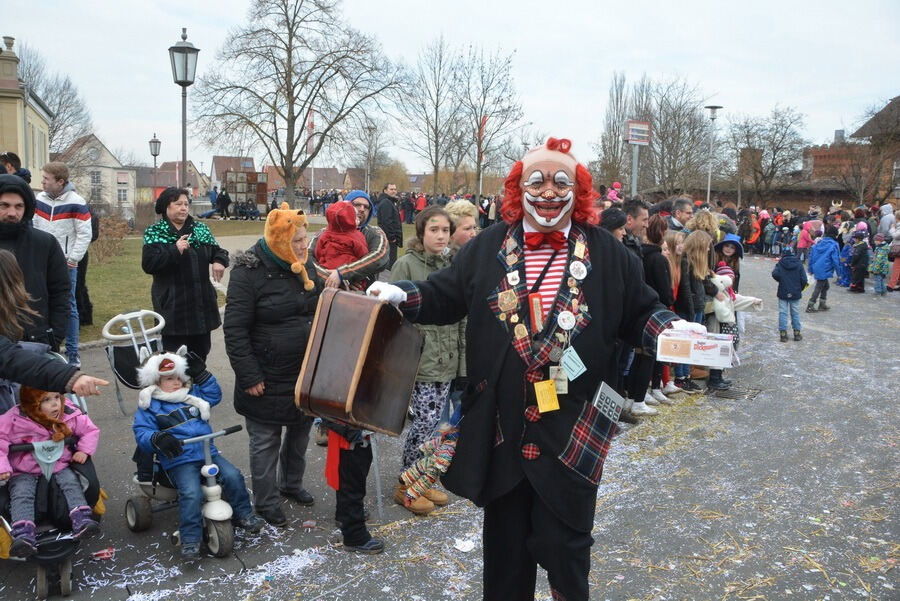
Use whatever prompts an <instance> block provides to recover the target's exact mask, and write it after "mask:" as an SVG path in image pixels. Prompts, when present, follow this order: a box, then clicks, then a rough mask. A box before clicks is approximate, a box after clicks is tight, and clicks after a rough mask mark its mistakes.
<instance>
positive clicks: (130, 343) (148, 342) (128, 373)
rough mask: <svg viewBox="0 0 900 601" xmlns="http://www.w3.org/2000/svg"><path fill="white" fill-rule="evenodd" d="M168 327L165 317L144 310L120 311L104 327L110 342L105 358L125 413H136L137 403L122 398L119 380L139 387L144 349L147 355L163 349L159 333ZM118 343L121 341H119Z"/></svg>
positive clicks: (120, 407)
mask: <svg viewBox="0 0 900 601" xmlns="http://www.w3.org/2000/svg"><path fill="white" fill-rule="evenodd" d="M145 318H150V319H152V320H153V321H155V324H154V325H150V326H148V325H147V324H146V323H144V319H145ZM164 327H166V320H165V319H164V318H163V316H162V315H160V314H159V313H156V312H155V311H147V310H144V309H141V310H139V311H132V312H130V313H119V314H118V315H116V316H115V317H113V318H112V319H110V320H109V321H107V322H106V324H105V325H104V326H103V332H102V335H103V338H105V339H106V340H108V341H109V344H107V345H106V357H107V359H109V367H110V369H112V372H113V375H114V376H115V384H116V400H118V401H119V410H121V411H122V414H123V415H126V416H131V415H134V411H135V409H134V407H135V405H134V403H131V404H126V402H125V401H124V399H122V391H121V389H120V388H119V382H121V383H122V384H124V385H125V386H127V387H128V388H130V389H132V390H140V389H141V385H140V384H138V378H137V368H138V367H139V366H140V364H141V359H140V355H141V349H142V348H145V349H147V353H148V354H151V355H152V354H153V353H156V352H159V351H161V350H162V339H161V338H159V337H158V336H157V335H158V334H159V333H160V332H161V331H162V329H163V328H164ZM117 343H118V344H117Z"/></svg>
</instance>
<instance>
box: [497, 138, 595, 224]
mask: <svg viewBox="0 0 900 601" xmlns="http://www.w3.org/2000/svg"><path fill="white" fill-rule="evenodd" d="M571 148H572V142H571V141H570V140H567V139H565V138H560V139H557V138H548V139H547V142H546V143H545V144H543V145H541V146H538V147H536V148H532V149H530V150H528V151H527V152H526V153H525V156H524V157H522V160H520V161H516V163H515V164H514V165H513V166H512V169H511V170H510V172H509V174H508V175H507V176H506V181H505V182H504V194H503V204H502V205H501V207H500V214H501V215H502V217H503V220H504V221H506V222H507V223H515V222H517V221H520V220H521V219H522V218H523V216H524V207H523V204H522V203H523V202H524V200H523V192H524V179H525V178H527V177H529V176H530V175H531V174H532V173H533V172H534V171H536V170H541V171H544V170H553V169H555V170H563V171H565V172H566V173H567V174H568V175H569V177H570V178H571V179H572V180H573V181H574V182H575V188H574V193H575V202H574V207H573V210H572V219H574V220H575V221H580V222H584V223H597V222H598V220H599V218H598V215H597V212H596V211H595V210H594V199H595V198H596V197H597V192H596V191H595V190H594V185H593V180H592V178H591V174H590V172H589V171H588V170H587V168H586V167H585V166H584V165H582V164H581V163H579V162H578V160H577V159H576V158H575V157H574V156H573V155H572V154H571V153H570V152H569V151H570V150H571Z"/></svg>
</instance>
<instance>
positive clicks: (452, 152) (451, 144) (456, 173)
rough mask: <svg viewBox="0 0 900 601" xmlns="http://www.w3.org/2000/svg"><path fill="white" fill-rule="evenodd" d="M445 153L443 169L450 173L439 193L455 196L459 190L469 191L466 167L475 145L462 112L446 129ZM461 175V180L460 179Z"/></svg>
mask: <svg viewBox="0 0 900 601" xmlns="http://www.w3.org/2000/svg"><path fill="white" fill-rule="evenodd" d="M446 140H447V144H446V152H445V153H444V163H445V164H444V168H445V169H447V170H448V171H450V178H449V182H450V185H449V187H448V188H447V189H442V190H441V192H447V193H450V194H455V193H456V192H457V191H458V190H459V189H461V188H463V189H469V178H468V171H469V170H468V169H466V168H465V167H466V166H467V164H468V162H469V158H470V153H471V151H472V148H473V146H474V145H475V137H474V136H473V135H472V131H471V130H470V129H469V122H468V120H467V119H466V115H465V112H464V111H462V110H461V111H459V112H458V113H457V114H456V116H455V118H454V119H453V120H452V124H451V125H450V127H449V128H448V131H447V136H446ZM460 174H462V179H460Z"/></svg>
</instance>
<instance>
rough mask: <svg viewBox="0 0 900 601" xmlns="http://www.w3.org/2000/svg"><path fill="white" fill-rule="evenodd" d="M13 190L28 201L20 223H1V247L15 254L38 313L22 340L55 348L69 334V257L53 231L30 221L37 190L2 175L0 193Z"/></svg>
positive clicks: (15, 177)
mask: <svg viewBox="0 0 900 601" xmlns="http://www.w3.org/2000/svg"><path fill="white" fill-rule="evenodd" d="M5 192H11V193H13V194H17V195H19V196H20V197H21V198H22V200H23V202H24V203H25V213H24V215H23V216H22V220H21V221H20V222H19V223H0V249H3V250H8V251H9V252H11V253H12V254H14V255H15V256H16V262H17V263H18V264H19V267H20V268H21V269H22V275H24V276H25V290H26V291H27V292H28V294H30V295H31V298H32V300H31V302H30V303H29V304H30V305H31V308H32V309H34V310H35V311H37V312H38V315H39V317H32V318H31V319H32V323H30V324H29V323H25V324H23V325H24V326H25V335H24V336H23V337H22V339H23V340H27V341H29V342H42V343H44V344H49V345H50V346H51V347H53V350H56V349H57V348H58V347H59V343H60V342H62V340H63V338H65V337H66V320H67V319H68V317H69V294H70V292H71V287H72V284H71V281H70V280H69V268H68V266H67V265H66V257H65V255H63V252H62V249H61V248H60V247H59V242H57V241H56V238H55V237H54V236H53V234H50V233H48V232H42V231H41V230H37V229H35V228H34V227H33V226H32V225H31V218H32V217H33V216H34V203H35V200H34V192H32V191H31V188H30V187H29V186H28V185H27V184H26V183H25V181H24V180H23V179H22V178H20V177H17V176H14V175H0V194H3V193H5Z"/></svg>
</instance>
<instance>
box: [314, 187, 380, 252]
mask: <svg viewBox="0 0 900 601" xmlns="http://www.w3.org/2000/svg"><path fill="white" fill-rule="evenodd" d="M325 219H326V220H327V221H328V225H327V226H326V227H325V230H324V231H323V232H322V233H321V234H319V237H318V238H317V239H316V261H318V262H319V265H321V266H322V267H325V268H326V269H337V268H338V267H342V266H343V265H346V264H347V263H352V262H353V261H356V260H357V259H359V258H360V257H362V256H363V255H365V254H366V253H368V252H369V247H368V245H367V244H366V238H365V236H363V233H362V232H360V231H359V230H358V229H357V225H358V224H357V223H356V209H354V208H353V204H351V203H349V202H336V203H334V204H332V205H331V206H329V207H328V210H327V211H325Z"/></svg>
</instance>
